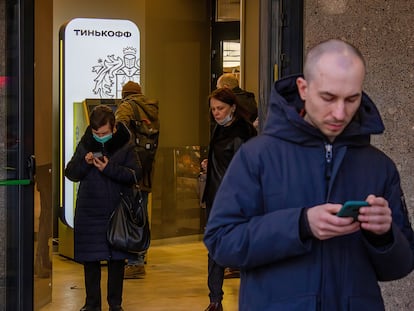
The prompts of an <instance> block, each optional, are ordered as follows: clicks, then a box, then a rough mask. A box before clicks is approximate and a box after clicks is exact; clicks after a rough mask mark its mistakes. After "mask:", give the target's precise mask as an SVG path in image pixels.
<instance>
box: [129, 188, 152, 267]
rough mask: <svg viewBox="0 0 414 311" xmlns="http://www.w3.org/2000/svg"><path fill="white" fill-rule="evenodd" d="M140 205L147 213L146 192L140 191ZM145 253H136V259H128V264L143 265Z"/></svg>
mask: <svg viewBox="0 0 414 311" xmlns="http://www.w3.org/2000/svg"><path fill="white" fill-rule="evenodd" d="M141 194H142V206H143V207H144V208H145V209H146V211H147V213H148V194H149V193H148V192H146V191H142V190H141ZM146 255H147V251H143V252H140V253H138V254H137V259H128V263H127V265H128V266H132V265H143V264H144V263H145V256H146Z"/></svg>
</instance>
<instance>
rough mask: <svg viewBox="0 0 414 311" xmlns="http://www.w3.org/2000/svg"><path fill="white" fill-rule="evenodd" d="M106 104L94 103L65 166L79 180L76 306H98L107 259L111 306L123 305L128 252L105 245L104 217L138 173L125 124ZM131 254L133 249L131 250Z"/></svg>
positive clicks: (91, 310)
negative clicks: (80, 270)
mask: <svg viewBox="0 0 414 311" xmlns="http://www.w3.org/2000/svg"><path fill="white" fill-rule="evenodd" d="M114 125H115V115H114V113H113V111H112V109H111V108H110V107H108V106H105V105H100V106H97V107H95V109H94V110H93V111H92V113H91V115H90V126H88V128H87V129H86V131H85V134H84V135H83V137H82V138H81V140H80V142H79V144H78V146H77V147H76V151H75V153H74V155H73V157H72V159H71V160H70V161H69V163H68V164H67V166H66V169H65V175H66V177H67V178H69V179H70V180H71V181H74V182H80V184H79V188H78V191H77V200H76V210H75V226H74V250H75V252H74V255H75V261H77V262H80V263H82V264H83V266H84V277H85V289H86V302H85V305H84V306H83V307H82V308H81V309H80V310H81V311H100V310H101V287H100V283H101V282H100V280H101V261H103V260H106V261H107V262H108V281H107V289H108V294H107V301H108V304H109V310H110V311H122V310H123V309H122V307H121V303H122V288H123V280H124V264H125V259H127V258H130V259H132V258H134V256H131V254H129V253H125V252H122V251H118V250H115V249H113V248H112V247H111V246H109V244H108V242H107V239H106V229H107V226H108V220H109V217H110V215H111V213H112V212H113V210H114V209H115V208H116V206H117V205H118V203H119V200H120V192H121V191H128V189H130V188H131V186H132V185H133V184H134V183H135V178H134V175H135V176H136V178H137V179H138V180H139V179H140V178H141V174H142V170H141V167H140V165H139V163H140V161H139V158H138V155H137V153H136V152H135V150H134V145H133V144H132V143H130V142H129V141H130V134H129V131H128V130H127V128H126V127H125V126H124V125H123V124H122V123H119V124H118V126H117V129H116V131H115V126H114ZM135 257H136V255H135Z"/></svg>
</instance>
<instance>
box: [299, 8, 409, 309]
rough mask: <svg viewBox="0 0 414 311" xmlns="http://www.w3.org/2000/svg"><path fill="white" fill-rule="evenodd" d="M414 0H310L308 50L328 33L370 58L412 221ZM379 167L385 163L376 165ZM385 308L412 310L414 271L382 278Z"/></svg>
mask: <svg viewBox="0 0 414 311" xmlns="http://www.w3.org/2000/svg"><path fill="white" fill-rule="evenodd" d="M413 25H414V1H412V0H394V1H390V0H370V1H360V0H306V1H305V23H304V35H305V50H307V49H308V48H309V47H311V46H313V45H315V44H316V43H318V42H319V41H322V40H324V39H328V38H341V39H345V40H347V41H349V42H351V43H353V44H354V45H355V46H357V47H358V48H359V49H360V50H361V52H362V53H363V54H364V56H365V58H366V61H367V71H368V73H367V79H366V84H365V87H364V89H365V91H366V92H367V93H368V95H369V96H370V97H371V98H372V99H373V101H374V102H375V103H376V104H377V106H378V109H379V110H380V113H381V115H382V117H383V120H384V124H385V128H386V130H385V133H384V134H383V135H380V136H376V137H374V138H373V143H374V145H376V146H378V147H379V148H380V149H382V150H383V151H385V152H386V153H387V154H388V155H389V156H390V157H391V158H392V159H393V160H394V161H395V163H396V164H397V166H398V168H399V171H400V174H401V179H402V187H403V190H404V192H405V198H406V202H407V205H408V208H409V213H410V218H411V222H412V223H414V180H413V175H414V135H413V134H414V109H413V100H414V87H413V86H414V31H413V30H414V26H413ZM378 169H381V168H378ZM381 287H382V289H383V294H384V299H385V302H386V310H392V311H394V310H398V311H401V310H407V311H408V310H414V294H413V291H414V272H413V273H411V274H410V275H409V276H408V277H406V278H404V279H402V280H399V281H395V282H387V283H382V284H381Z"/></svg>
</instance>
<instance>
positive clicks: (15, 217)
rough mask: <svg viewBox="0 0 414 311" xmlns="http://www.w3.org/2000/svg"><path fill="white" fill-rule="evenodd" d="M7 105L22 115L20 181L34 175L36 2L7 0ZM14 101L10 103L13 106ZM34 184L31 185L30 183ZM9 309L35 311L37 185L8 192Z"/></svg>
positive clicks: (18, 173)
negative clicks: (34, 239)
mask: <svg viewBox="0 0 414 311" xmlns="http://www.w3.org/2000/svg"><path fill="white" fill-rule="evenodd" d="M6 6H7V9H6V14H7V20H8V24H7V39H6V40H7V42H8V45H9V46H10V49H9V50H8V51H7V75H8V76H10V77H11V81H12V82H11V83H10V85H9V86H8V90H7V91H8V92H10V94H13V96H9V98H8V105H14V106H15V108H14V109H17V115H18V119H19V120H18V125H17V126H18V139H19V147H18V152H17V167H16V171H17V172H16V178H17V179H18V180H25V179H30V180H32V179H33V176H34V167H35V163H34V156H33V154H34V117H33V115H34V78H33V77H34V1H33V0H14V1H7V4H6ZM9 100H10V102H9ZM32 181H33V180H32ZM6 209H7V242H6V243H7V254H6V256H7V270H6V310H19V311H20V310H21V311H23V310H24V311H26V310H32V309H33V257H34V256H33V252H34V245H33V236H34V233H33V231H34V224H33V220H34V186H33V182H31V183H30V184H29V185H26V186H24V185H15V186H8V187H7V207H6Z"/></svg>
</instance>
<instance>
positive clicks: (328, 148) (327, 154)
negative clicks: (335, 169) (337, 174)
mask: <svg viewBox="0 0 414 311" xmlns="http://www.w3.org/2000/svg"><path fill="white" fill-rule="evenodd" d="M325 161H326V167H325V179H326V180H327V184H328V185H329V181H330V179H331V176H332V144H330V143H325Z"/></svg>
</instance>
